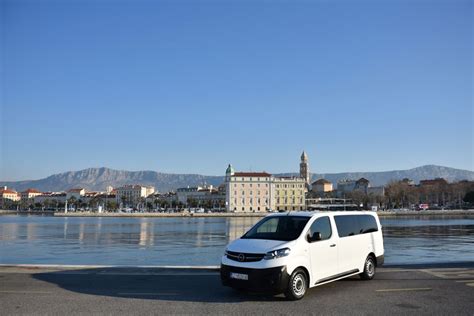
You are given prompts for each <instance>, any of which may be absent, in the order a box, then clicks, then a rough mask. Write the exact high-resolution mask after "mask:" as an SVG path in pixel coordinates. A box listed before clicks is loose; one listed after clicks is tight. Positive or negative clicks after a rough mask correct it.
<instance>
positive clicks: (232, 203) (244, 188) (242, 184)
mask: <svg viewBox="0 0 474 316" xmlns="http://www.w3.org/2000/svg"><path fill="white" fill-rule="evenodd" d="M225 183H226V202H225V203H226V210H227V211H228V212H265V211H270V210H274V209H275V205H274V192H273V190H274V187H273V177H272V175H271V174H269V173H267V172H235V171H234V168H233V167H232V165H230V164H229V166H228V167H227V170H226V176H225Z"/></svg>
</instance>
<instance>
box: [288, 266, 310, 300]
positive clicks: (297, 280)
mask: <svg viewBox="0 0 474 316" xmlns="http://www.w3.org/2000/svg"><path fill="white" fill-rule="evenodd" d="M307 289H308V277H307V276H306V273H305V272H304V271H303V270H302V269H296V270H295V271H293V273H292V274H291V276H290V280H289V281H288V287H287V289H286V291H285V297H286V298H287V299H289V300H291V301H296V300H300V299H302V298H303V296H304V295H305V293H306V290H307Z"/></svg>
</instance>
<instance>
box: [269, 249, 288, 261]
mask: <svg viewBox="0 0 474 316" xmlns="http://www.w3.org/2000/svg"><path fill="white" fill-rule="evenodd" d="M290 251H291V250H290V248H283V249H277V250H273V251H269V252H267V253H266V254H265V257H263V259H265V260H270V259H276V258H281V257H286V256H288V255H289V254H290Z"/></svg>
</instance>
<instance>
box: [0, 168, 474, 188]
mask: <svg viewBox="0 0 474 316" xmlns="http://www.w3.org/2000/svg"><path fill="white" fill-rule="evenodd" d="M290 175H297V174H296V173H282V174H275V176H290ZM362 177H363V178H366V179H368V180H369V181H370V183H371V185H372V186H379V185H385V184H387V183H388V182H390V181H392V180H400V179H403V178H409V179H412V180H414V181H415V182H416V183H418V182H419V181H420V180H423V179H434V178H444V179H446V180H447V181H449V182H453V181H459V180H474V172H473V171H469V170H461V169H454V168H449V167H443V166H436V165H425V166H421V167H417V168H413V169H407V170H394V171H381V172H342V173H325V174H317V173H315V174H312V179H313V180H316V179H320V178H325V179H327V180H329V181H331V182H332V183H334V187H336V183H337V181H339V180H342V179H359V178H362ZM223 181H224V176H205V175H199V174H170V173H162V172H156V171H124V170H114V169H109V168H104V167H103V168H88V169H84V170H80V171H69V172H64V173H59V174H54V175H51V176H49V177H47V178H44V179H39V180H27V181H0V185H1V186H8V187H9V188H13V189H15V190H17V191H19V192H20V191H23V190H26V189H28V188H35V189H37V190H40V191H43V192H45V191H66V190H68V189H71V188H77V187H82V188H85V189H87V190H97V191H104V190H105V188H106V186H108V185H111V186H113V187H119V186H122V185H125V184H143V185H152V186H154V187H155V188H156V189H157V190H158V191H160V192H166V191H169V190H175V189H176V188H179V187H186V186H197V185H202V184H211V185H214V186H217V185H219V184H221V183H222V182H223Z"/></svg>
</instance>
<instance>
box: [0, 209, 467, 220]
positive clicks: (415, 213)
mask: <svg viewBox="0 0 474 316" xmlns="http://www.w3.org/2000/svg"><path fill="white" fill-rule="evenodd" d="M269 214H274V213H266V212H265V213H264V212H262V213H246V212H242V213H184V212H183V213H150V212H148V213H94V212H70V213H64V212H17V211H9V210H0V216H2V215H38V216H40V215H41V216H42V215H52V216H56V217H166V218H168V217H171V218H176V217H187V218H189V217H264V216H266V215H269ZM377 214H378V216H379V217H402V216H440V217H442V216H471V215H472V216H474V209H470V210H432V211H379V212H377Z"/></svg>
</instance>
